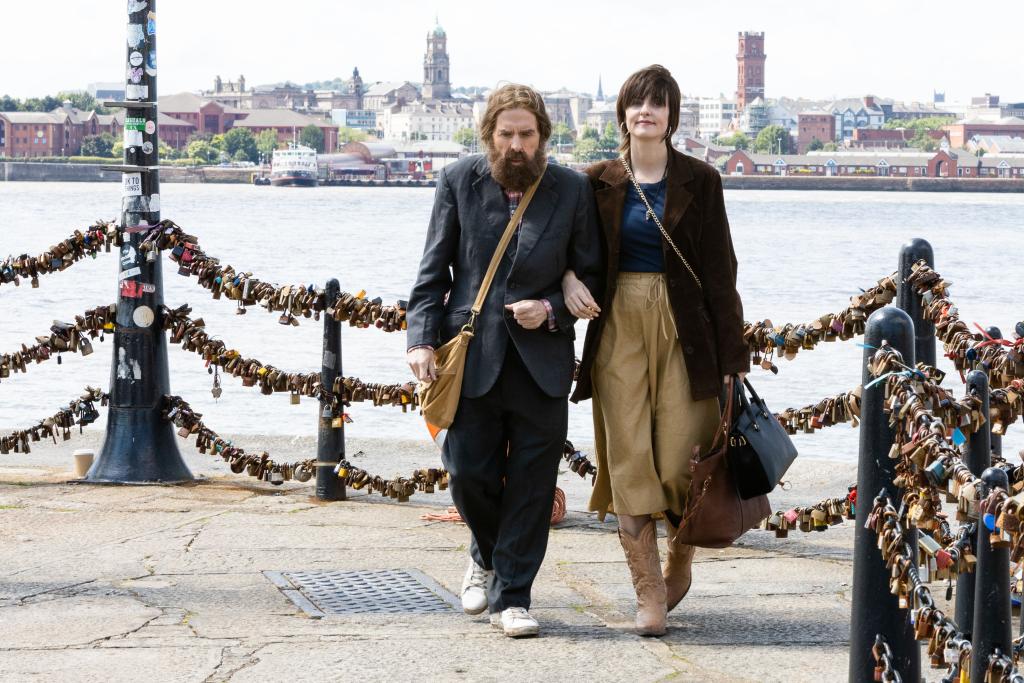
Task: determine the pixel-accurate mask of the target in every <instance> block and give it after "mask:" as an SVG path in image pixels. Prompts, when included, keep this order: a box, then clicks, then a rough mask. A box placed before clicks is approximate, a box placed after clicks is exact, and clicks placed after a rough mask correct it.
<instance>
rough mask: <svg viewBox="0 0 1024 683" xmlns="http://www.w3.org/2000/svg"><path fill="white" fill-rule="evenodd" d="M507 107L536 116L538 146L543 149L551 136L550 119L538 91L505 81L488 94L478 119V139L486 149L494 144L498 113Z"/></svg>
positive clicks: (507, 108)
mask: <svg viewBox="0 0 1024 683" xmlns="http://www.w3.org/2000/svg"><path fill="white" fill-rule="evenodd" d="M509 109H525V110H527V111H529V112H531V113H532V114H533V115H534V116H536V117H537V133H538V135H540V148H541V149H544V146H545V145H546V144H547V142H548V139H549V138H550V137H551V119H550V118H548V110H547V109H546V108H545V107H544V100H543V99H542V98H541V96H540V93H538V92H537V91H536V90H534V89H533V88H531V87H530V86H528V85H520V84H519V83H507V84H506V85H503V86H501V87H500V88H498V89H497V90H495V91H494V92H492V93H491V94H490V96H489V97H488V98H487V109H486V110H485V111H484V114H483V117H481V119H480V141H481V142H483V143H484V146H485V147H486V148H487V149H491V148H492V147H493V145H494V129H495V128H496V127H497V125H498V114H500V113H501V112H503V111H507V110H509Z"/></svg>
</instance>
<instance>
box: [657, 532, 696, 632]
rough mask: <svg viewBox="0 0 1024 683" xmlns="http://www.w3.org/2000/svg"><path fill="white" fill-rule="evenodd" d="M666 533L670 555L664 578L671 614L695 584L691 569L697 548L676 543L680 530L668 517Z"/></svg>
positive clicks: (667, 605) (666, 605) (666, 599)
mask: <svg viewBox="0 0 1024 683" xmlns="http://www.w3.org/2000/svg"><path fill="white" fill-rule="evenodd" d="M665 531H666V533H667V535H668V553H667V555H666V557H665V567H664V569H663V570H662V576H663V577H664V578H665V607H667V608H668V611H669V612H671V611H672V610H673V608H675V606H676V605H678V604H679V601H680V600H682V599H683V598H685V597H686V594H687V593H689V592H690V584H692V583H693V574H692V573H691V572H690V568H691V566H692V564H693V554H694V552H696V550H697V548H696V546H692V545H683V544H681V543H676V542H675V537H676V533H678V531H679V528H678V527H676V526H674V525H673V524H672V522H671V521H670V520H669V519H668V517H666V518H665Z"/></svg>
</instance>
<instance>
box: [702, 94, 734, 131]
mask: <svg viewBox="0 0 1024 683" xmlns="http://www.w3.org/2000/svg"><path fill="white" fill-rule="evenodd" d="M697 106H698V113H699V116H698V122H697V128H698V132H699V134H700V135H701V136H704V137H708V136H712V135H717V134H718V133H722V132H724V131H727V130H729V129H730V128H731V127H732V122H733V119H735V118H736V107H737V104H736V100H730V99H728V98H726V97H724V96H723V95H719V96H718V97H701V98H699V100H698V105H697Z"/></svg>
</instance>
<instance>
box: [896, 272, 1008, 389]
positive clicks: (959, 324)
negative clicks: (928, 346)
mask: <svg viewBox="0 0 1024 683" xmlns="http://www.w3.org/2000/svg"><path fill="white" fill-rule="evenodd" d="M907 284H908V285H909V286H910V287H912V288H913V289H914V291H915V292H917V294H918V296H920V297H921V301H922V303H923V314H924V316H925V318H927V319H928V320H930V321H931V322H933V323H934V324H935V334H936V336H937V337H938V338H939V340H940V341H941V342H942V346H943V349H944V350H945V353H946V357H947V358H949V359H950V360H952V361H953V365H954V366H955V367H956V369H957V370H959V371H960V373H961V379H963V374H964V373H966V372H968V371H970V370H973V369H975V368H978V369H983V370H985V371H986V373H987V374H988V376H989V383H990V384H991V386H992V387H993V388H994V389H998V388H1002V387H1007V386H1010V384H1011V382H1012V381H1013V380H1014V379H1018V380H1019V379H1024V322H1020V323H1017V325H1016V329H1015V332H1016V336H1017V338H1016V340H1013V341H1011V340H1008V339H993V338H991V337H989V336H988V335H987V334H986V333H985V331H984V330H982V329H981V328H980V327H978V332H977V333H972V332H971V331H970V328H969V327H968V326H967V323H965V322H963V321H962V320H960V313H959V311H958V309H957V307H956V306H955V305H954V304H953V302H952V301H950V300H949V298H948V297H947V290H948V289H949V286H950V283H948V282H946V281H945V280H943V279H942V276H941V275H939V274H938V273H936V272H935V271H934V270H932V268H931V267H930V266H928V265H927V264H926V263H925V262H924V261H920V262H918V263H916V264H914V266H913V270H912V272H911V274H910V275H909V276H908V277H907ZM1019 389H1020V385H1018V390H1019Z"/></svg>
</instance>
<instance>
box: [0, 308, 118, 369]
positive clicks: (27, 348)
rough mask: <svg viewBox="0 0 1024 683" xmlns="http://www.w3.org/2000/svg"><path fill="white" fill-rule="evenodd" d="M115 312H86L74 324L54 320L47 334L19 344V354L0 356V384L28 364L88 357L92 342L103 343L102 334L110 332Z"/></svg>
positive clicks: (110, 309)
mask: <svg viewBox="0 0 1024 683" xmlns="http://www.w3.org/2000/svg"><path fill="white" fill-rule="evenodd" d="M116 312H117V308H116V307H115V306H114V305H113V304H111V305H110V306H99V307H97V308H91V309H89V310H87V311H86V312H85V313H84V315H79V316H75V322H73V323H66V322H61V321H59V320H54V321H53V325H51V326H50V334H46V335H40V336H38V337H36V341H35V343H34V344H32V345H27V344H22V345H21V350H20V351H11V352H9V353H4V354H2V355H0V380H3V379H7V378H8V377H10V376H11V374H12V373H19V372H22V373H24V372H28V368H29V364H31V363H35V364H37V365H38V364H39V363H43V362H45V361H48V360H50V359H51V358H56V359H57V363H58V364H60V362H61V354H63V353H80V354H82V355H83V356H88V355H89V354H90V353H92V351H93V349H92V341H91V340H92V339H96V338H97V337H98V338H99V340H100V341H103V339H104V333H112V332H113V331H114V319H115V317H116Z"/></svg>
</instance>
